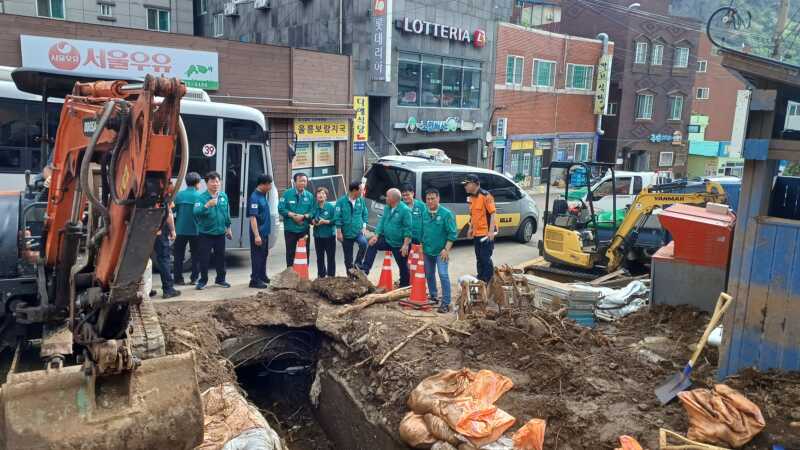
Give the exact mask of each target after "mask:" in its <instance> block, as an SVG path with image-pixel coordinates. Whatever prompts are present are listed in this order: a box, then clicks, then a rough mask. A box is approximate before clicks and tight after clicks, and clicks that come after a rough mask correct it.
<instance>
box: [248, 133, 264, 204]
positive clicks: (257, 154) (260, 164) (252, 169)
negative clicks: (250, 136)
mask: <svg viewBox="0 0 800 450" xmlns="http://www.w3.org/2000/svg"><path fill="white" fill-rule="evenodd" d="M247 153H248V156H247V191H246V192H245V193H244V195H245V197H249V196H250V194H252V193H253V191H254V190H255V189H256V182H257V181H258V177H259V175H263V174H265V173H267V168H266V167H264V156H263V155H264V146H263V145H261V144H249V145H248V149H247Z"/></svg>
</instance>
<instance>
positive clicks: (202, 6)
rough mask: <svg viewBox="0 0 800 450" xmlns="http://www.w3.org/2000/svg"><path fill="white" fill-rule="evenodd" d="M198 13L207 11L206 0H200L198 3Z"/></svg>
mask: <svg viewBox="0 0 800 450" xmlns="http://www.w3.org/2000/svg"><path fill="white" fill-rule="evenodd" d="M198 9H199V11H200V14H207V13H208V0H200V5H199V8H198Z"/></svg>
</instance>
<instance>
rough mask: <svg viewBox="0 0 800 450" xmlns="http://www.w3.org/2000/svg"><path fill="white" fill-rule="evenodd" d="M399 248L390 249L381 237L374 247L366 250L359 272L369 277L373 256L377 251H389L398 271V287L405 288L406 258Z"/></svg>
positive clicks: (406, 283)
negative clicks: (361, 271)
mask: <svg viewBox="0 0 800 450" xmlns="http://www.w3.org/2000/svg"><path fill="white" fill-rule="evenodd" d="M400 248H401V247H392V246H390V245H389V243H388V242H386V240H385V239H384V238H383V236H381V237H379V238H378V242H376V243H375V245H372V246H370V247H369V248H368V249H367V255H366V256H365V257H364V264H363V265H362V266H361V270H363V271H364V273H366V274H367V275H369V271H370V269H372V265H373V264H374V263H375V256H377V255H378V252H379V251H386V250H389V251H390V252H392V256H394V262H396V263H397V268H398V269H399V270H400V287H406V286H408V285H409V272H408V257H407V256H403V253H402V252H401V251H400Z"/></svg>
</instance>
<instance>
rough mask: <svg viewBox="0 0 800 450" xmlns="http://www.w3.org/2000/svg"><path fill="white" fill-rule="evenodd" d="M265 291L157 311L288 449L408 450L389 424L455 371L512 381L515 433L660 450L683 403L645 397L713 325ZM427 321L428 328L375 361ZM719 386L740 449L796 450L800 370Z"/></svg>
mask: <svg viewBox="0 0 800 450" xmlns="http://www.w3.org/2000/svg"><path fill="white" fill-rule="evenodd" d="M345 281H346V280H345ZM342 283H344V282H342ZM273 284H274V287H273V289H270V290H268V291H266V292H262V293H259V294H258V295H255V296H252V297H248V298H241V299H235V300H224V301H216V302H177V303H163V304H158V305H157V310H158V312H159V315H160V317H161V322H162V326H163V328H164V332H165V336H166V340H167V350H168V352H184V351H186V350H188V349H192V350H195V352H196V353H197V357H198V361H199V364H198V380H199V382H200V385H201V389H205V388H207V387H210V386H215V385H218V384H220V383H222V382H226V381H238V383H239V384H240V386H242V387H243V388H244V390H246V391H247V392H248V394H249V398H250V400H251V401H253V402H254V403H255V404H256V405H258V406H259V407H260V408H261V409H262V410H265V411H268V412H265V414H264V415H265V417H266V418H267V420H268V421H269V422H270V424H271V425H273V426H274V427H275V429H276V431H278V432H279V434H281V435H282V436H283V437H284V438H285V439H286V440H287V443H288V444H289V447H290V448H292V449H293V450H297V449H301V450H305V449H312V448H313V449H342V450H351V449H352V450H358V449H365V450H367V449H370V450H372V449H389V450H394V449H405V448H407V447H406V446H405V445H404V444H403V443H401V442H400V441H399V437H398V434H397V429H398V425H399V422H400V419H401V418H402V416H403V415H404V414H405V413H406V411H407V410H408V408H407V406H406V400H407V398H408V395H409V393H410V391H411V389H413V388H414V386H416V385H417V384H418V383H419V382H420V381H421V380H422V379H424V378H425V377H428V376H430V375H433V374H435V373H437V372H438V371H440V370H442V369H460V368H462V367H468V368H471V369H476V370H477V369H489V370H494V371H496V372H499V373H501V374H503V375H506V376H508V377H509V378H511V380H512V381H513V383H514V387H513V388H512V390H511V391H509V392H508V393H506V394H505V395H504V396H503V397H502V398H501V399H500V401H499V402H498V406H499V407H500V408H502V409H503V410H505V411H507V412H508V413H509V414H511V415H512V416H514V417H516V419H517V423H516V425H515V426H514V427H513V428H512V430H513V429H516V428H517V427H519V426H520V425H522V424H523V423H525V422H527V421H528V420H529V419H531V418H535V417H537V418H544V419H546V420H547V423H548V425H547V427H548V431H547V433H546V435H545V448H556V447H557V448H560V449H573V450H581V449H585V450H589V449H591V450H597V449H613V448H615V447H617V446H618V445H616V444H617V443H618V441H617V439H618V437H619V436H620V435H622V434H628V435H632V436H635V437H636V438H637V439H639V441H640V443H641V444H642V445H643V446H644V447H645V448H657V447H658V443H657V439H658V438H657V436H658V428H659V427H665V428H669V429H672V430H676V431H679V432H685V431H686V428H687V425H688V424H687V419H686V414H685V411H684V410H683V408H682V407H681V406H680V404H679V403H678V402H673V403H671V404H669V405H666V406H663V407H662V406H660V405H659V404H658V402H657V400H656V399H655V396H654V394H653V389H654V387H655V386H656V384H658V383H659V382H660V380H661V379H663V378H664V377H665V376H667V375H669V374H671V373H675V371H676V370H680V367H681V365H682V364H684V363H685V361H686V360H687V359H688V357H689V355H690V353H691V348H690V346H689V344H690V343H692V342H695V341H696V340H697V339H698V338H699V336H700V335H701V334H702V330H703V327H704V325H705V324H706V323H707V320H708V317H707V315H705V314H703V313H699V312H697V311H692V310H690V309H688V308H673V307H657V308H652V309H650V310H647V311H641V312H639V313H636V314H634V315H633V316H631V317H629V318H626V319H624V320H622V321H619V322H617V323H614V324H611V325H602V326H600V327H598V328H597V329H595V330H588V329H585V328H581V327H579V326H577V325H575V324H574V323H572V322H570V321H569V320H564V319H562V318H560V317H559V316H558V315H553V314H551V313H547V312H542V311H527V310H525V311H523V310H518V311H506V312H505V313H503V314H500V315H494V316H493V317H490V318H482V319H476V320H469V321H462V322H452V319H453V318H452V317H443V316H441V315H437V314H433V313H415V312H408V311H403V310H401V309H399V308H397V307H396V306H395V305H390V304H383V305H375V306H372V307H369V308H367V309H364V310H362V311H360V312H356V313H352V314H347V315H341V316H340V315H339V314H338V312H339V311H340V310H341V308H342V307H341V306H340V305H338V304H335V303H333V302H331V301H329V299H328V298H327V297H325V298H323V297H322V296H321V295H320V294H318V293H317V292H316V291H315V290H314V289H313V288H312V285H311V283H308V282H306V281H298V280H296V277H292V276H283V277H276V278H275V281H274V283H273ZM354 292H355V291H354ZM534 316H535V317H534ZM425 322H430V323H431V326H430V328H429V329H427V330H426V331H425V332H423V333H421V334H419V335H418V336H417V337H416V338H414V339H412V340H410V341H409V342H408V344H407V345H406V346H405V347H403V348H402V350H400V351H398V352H396V353H394V354H393V355H392V356H391V357H390V358H388V359H387V360H386V362H385V363H384V364H380V363H379V361H380V360H381V359H383V358H382V357H383V356H385V355H386V354H387V353H388V352H389V351H390V350H391V349H392V348H393V347H395V346H396V345H397V344H398V343H399V342H401V341H403V340H404V338H405V337H406V336H408V335H409V334H410V333H412V332H413V331H414V330H416V329H417V328H418V327H419V326H420V325H421V324H422V323H425ZM277 336H280V337H277ZM276 337H277V338H276ZM267 343H269V345H268V346H267V345H266V344H267ZM265 347H266V348H265ZM282 353H283V355H281V354H282ZM653 355H656V358H657V359H653ZM716 359H717V354H716V350H714V349H709V350H707V351H706V353H705V354H704V356H703V358H701V363H699V364H698V367H696V369H695V373H694V376H693V379H694V382H695V387H710V386H712V385H713V384H714V383H715V381H716V380H715V379H714V375H715V371H716V362H715V361H716ZM727 383H728V384H729V385H730V386H731V387H734V388H735V389H740V390H741V392H743V393H744V394H745V395H746V396H748V397H749V398H751V399H752V400H753V401H754V402H755V403H756V404H757V405H759V407H760V408H761V409H762V412H763V414H764V417H765V419H766V422H767V428H766V429H765V430H764V432H762V433H761V434H760V435H758V436H757V437H756V438H755V439H754V440H753V441H752V442H751V443H749V444H747V445H746V446H744V447H743V448H745V449H762V448H769V447H771V444H773V443H781V444H783V445H784V446H785V448H800V433H798V432H797V430H796V428H793V427H792V426H790V422H791V421H792V420H797V419H793V417H800V411H798V409H797V405H798V404H800V374H797V373H794V374H758V373H746V374H741V375H740V376H739V377H735V378H732V379H729V380H727Z"/></svg>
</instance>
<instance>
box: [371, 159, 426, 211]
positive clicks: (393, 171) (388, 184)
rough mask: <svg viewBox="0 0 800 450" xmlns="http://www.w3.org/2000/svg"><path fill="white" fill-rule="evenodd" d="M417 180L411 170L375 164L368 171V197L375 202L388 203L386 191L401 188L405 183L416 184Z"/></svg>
mask: <svg viewBox="0 0 800 450" xmlns="http://www.w3.org/2000/svg"><path fill="white" fill-rule="evenodd" d="M416 181H417V180H416V176H415V175H414V173H413V172H411V171H410V170H406V169H401V168H399V167H392V166H385V165H383V164H375V165H373V166H372V168H371V169H370V170H369V172H368V173H367V194H366V197H367V198H368V199H370V200H372V201H375V202H380V203H386V191H388V190H389V189H391V188H399V187H400V186H401V185H402V184H404V183H411V185H412V186H416Z"/></svg>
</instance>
